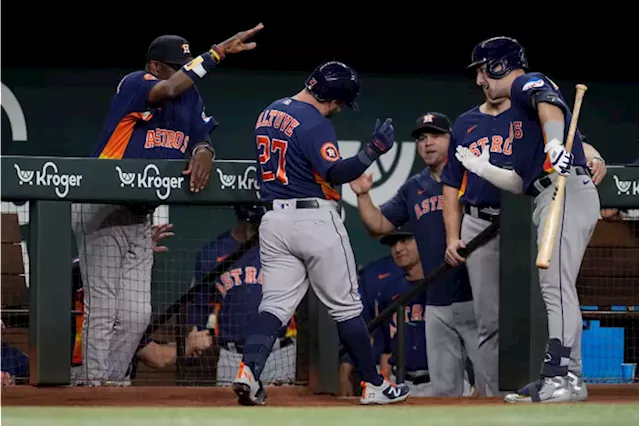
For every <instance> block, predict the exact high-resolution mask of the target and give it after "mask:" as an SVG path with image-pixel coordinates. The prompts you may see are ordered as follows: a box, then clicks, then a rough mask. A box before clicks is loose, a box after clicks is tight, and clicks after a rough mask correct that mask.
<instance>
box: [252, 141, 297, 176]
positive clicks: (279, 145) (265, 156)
mask: <svg viewBox="0 0 640 426" xmlns="http://www.w3.org/2000/svg"><path fill="white" fill-rule="evenodd" d="M256 144H257V145H258V150H260V148H262V153H261V154H259V155H258V162H259V163H260V167H261V169H262V181H263V182H270V181H272V180H275V179H276V178H277V179H278V180H279V181H280V182H281V183H282V184H283V185H287V184H288V183H289V179H288V178H287V170H286V167H287V160H286V157H285V155H286V154H287V147H288V142H287V141H284V140H282V139H275V138H273V139H270V138H269V136H265V135H258V136H257V137H256ZM271 154H277V155H278V161H277V164H278V167H277V169H276V171H275V172H274V171H273V170H268V165H267V163H268V162H269V159H270V158H271Z"/></svg>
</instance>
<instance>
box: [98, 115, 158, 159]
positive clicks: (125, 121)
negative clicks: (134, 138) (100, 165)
mask: <svg viewBox="0 0 640 426" xmlns="http://www.w3.org/2000/svg"><path fill="white" fill-rule="evenodd" d="M152 116H153V115H152V114H150V113H143V112H130V113H129V114H127V115H125V116H124V117H123V118H122V120H120V122H119V123H118V125H117V126H116V128H115V129H114V130H113V133H111V137H110V138H109V140H108V141H107V143H106V144H105V146H104V148H102V151H101V152H100V155H99V158H103V159H104V158H106V159H113V160H119V159H121V158H122V157H123V156H124V153H125V151H126V150H127V146H128V145H129V141H130V140H131V135H133V129H134V127H135V125H136V122H137V121H138V120H144V121H149V120H150V119H151V117H152Z"/></svg>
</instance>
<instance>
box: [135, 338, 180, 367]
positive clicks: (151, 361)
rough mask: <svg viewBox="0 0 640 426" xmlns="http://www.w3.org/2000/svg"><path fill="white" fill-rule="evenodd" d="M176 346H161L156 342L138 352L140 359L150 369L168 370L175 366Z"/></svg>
mask: <svg viewBox="0 0 640 426" xmlns="http://www.w3.org/2000/svg"><path fill="white" fill-rule="evenodd" d="M177 354H178V352H177V349H176V346H175V344H165V345H159V344H157V343H155V342H151V343H149V344H148V345H147V346H145V347H144V348H142V349H140V350H139V351H138V354H137V355H138V358H140V361H142V363H143V364H144V365H146V366H147V367H149V368H155V369H159V368H166V367H170V366H172V365H174V364H175V363H176V358H177Z"/></svg>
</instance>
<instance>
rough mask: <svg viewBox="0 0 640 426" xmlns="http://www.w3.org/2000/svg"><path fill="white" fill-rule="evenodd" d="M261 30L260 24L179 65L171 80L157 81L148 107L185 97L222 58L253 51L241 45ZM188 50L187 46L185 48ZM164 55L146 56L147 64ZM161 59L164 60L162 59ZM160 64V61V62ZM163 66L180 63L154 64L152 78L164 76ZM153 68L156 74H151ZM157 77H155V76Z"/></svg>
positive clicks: (251, 43) (249, 44) (151, 54)
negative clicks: (181, 96)
mask: <svg viewBox="0 0 640 426" xmlns="http://www.w3.org/2000/svg"><path fill="white" fill-rule="evenodd" d="M262 28H264V26H263V25H262V24H258V25H256V26H255V27H253V28H251V29H250V30H246V31H240V32H239V33H237V34H236V35H234V36H233V37H230V38H228V39H227V40H225V41H223V42H222V43H220V44H214V45H213V46H211V49H209V50H208V51H207V52H204V53H203V54H201V55H200V56H198V57H196V58H194V59H191V60H190V61H189V62H187V63H185V64H184V65H182V66H181V67H180V68H179V70H178V71H177V72H175V73H173V75H171V77H169V78H167V79H163V80H161V81H160V82H159V83H158V84H156V85H155V86H154V87H153V88H152V89H151V91H150V92H149V96H148V98H147V101H148V103H149V104H150V105H158V104H162V103H163V102H165V101H168V100H171V99H175V98H177V97H179V96H180V95H182V94H183V93H185V92H186V91H187V90H188V89H189V88H190V87H191V86H193V84H194V82H197V81H199V80H201V79H203V78H204V77H206V75H207V74H208V73H209V72H211V71H213V69H214V68H215V67H216V66H217V65H218V64H219V63H220V61H222V60H223V59H224V58H225V56H226V55H228V54H232V53H238V52H243V51H245V50H252V49H254V48H255V47H256V43H255V42H249V43H245V42H246V41H247V40H248V39H249V38H251V37H252V36H253V35H255V34H256V33H257V32H258V31H260V30H262ZM186 49H188V46H187V47H186ZM163 55H164V52H162V51H160V52H157V51H153V50H151V51H150V52H149V58H148V59H149V60H150V62H151V61H153V62H157V60H156V59H154V58H160V57H162V56H163ZM163 59H164V58H163ZM160 62H162V61H160ZM163 65H165V66H166V65H169V66H170V67H174V66H175V65H181V64H180V62H178V64H174V63H172V64H166V63H162V64H161V65H160V66H158V65H157V64H150V66H152V67H153V68H154V71H155V72H152V74H154V75H155V74H156V72H158V73H161V74H162V73H164V72H166V71H167V70H166V69H165V68H164V67H163ZM156 68H157V71H156V70H155V69H156ZM156 76H157V75H156Z"/></svg>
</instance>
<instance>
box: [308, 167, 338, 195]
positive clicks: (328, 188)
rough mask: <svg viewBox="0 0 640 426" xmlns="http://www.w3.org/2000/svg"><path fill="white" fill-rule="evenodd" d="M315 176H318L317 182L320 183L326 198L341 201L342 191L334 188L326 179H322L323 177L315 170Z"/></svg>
mask: <svg viewBox="0 0 640 426" xmlns="http://www.w3.org/2000/svg"><path fill="white" fill-rule="evenodd" d="M313 176H314V177H315V178H316V183H317V184H318V185H320V188H321V189H322V193H323V194H324V198H326V199H327V200H336V201H340V193H339V192H338V191H336V190H335V189H333V188H332V187H331V185H329V184H328V183H327V181H326V180H324V179H322V177H321V176H320V175H319V174H318V173H317V172H316V171H315V170H314V172H313Z"/></svg>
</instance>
